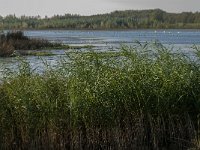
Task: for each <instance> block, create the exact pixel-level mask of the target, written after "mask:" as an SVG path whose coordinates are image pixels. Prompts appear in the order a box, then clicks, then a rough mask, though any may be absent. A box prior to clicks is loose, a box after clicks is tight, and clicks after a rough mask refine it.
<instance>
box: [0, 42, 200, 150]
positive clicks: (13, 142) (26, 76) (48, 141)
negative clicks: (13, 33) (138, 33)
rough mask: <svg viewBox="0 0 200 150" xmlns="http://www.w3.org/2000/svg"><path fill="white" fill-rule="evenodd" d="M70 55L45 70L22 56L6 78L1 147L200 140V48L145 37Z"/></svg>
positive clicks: (150, 145)
mask: <svg viewBox="0 0 200 150" xmlns="http://www.w3.org/2000/svg"><path fill="white" fill-rule="evenodd" d="M197 54H198V53H197ZM66 57H67V58H66V60H62V61H60V64H59V66H58V67H56V69H51V68H49V67H47V69H46V71H45V73H44V74H42V75H41V74H37V73H35V72H32V71H31V69H30V67H29V64H28V63H26V62H23V63H22V65H21V66H20V67H19V73H13V74H12V73H8V75H7V78H6V79H4V80H3V83H2V84H1V86H0V127H1V128H0V135H1V136H0V146H1V147H0V148H1V149H28V148H29V149H161V148H163V149H164V148H165V149H188V148H198V146H199V144H198V143H199V114H200V101H199V100H200V66H199V59H200V58H199V56H198V55H196V60H195V61H194V60H191V59H189V58H188V57H186V56H184V55H182V54H172V53H171V52H170V51H169V50H168V49H166V48H165V47H163V46H162V45H161V44H159V43H155V44H140V43H139V44H136V45H133V46H132V47H126V46H125V47H122V48H121V51H120V52H116V53H114V52H112V53H110V54H109V53H96V52H90V53H70V54H69V55H68V56H66ZM69 60H70V61H69Z"/></svg>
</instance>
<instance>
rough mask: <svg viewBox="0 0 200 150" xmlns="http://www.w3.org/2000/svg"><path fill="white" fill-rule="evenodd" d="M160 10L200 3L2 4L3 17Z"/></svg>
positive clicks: (84, 0) (95, 0) (8, 0)
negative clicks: (12, 15)
mask: <svg viewBox="0 0 200 150" xmlns="http://www.w3.org/2000/svg"><path fill="white" fill-rule="evenodd" d="M153 8H160V9H163V10H165V11H169V12H181V11H193V12H194V11H200V0H0V15H1V16H5V15H8V14H16V15H17V16H21V15H24V14H25V15H33V16H36V15H41V16H45V15H48V16H52V15H54V14H65V13H73V14H81V15H91V14H98V13H107V12H111V11H114V10H127V9H153Z"/></svg>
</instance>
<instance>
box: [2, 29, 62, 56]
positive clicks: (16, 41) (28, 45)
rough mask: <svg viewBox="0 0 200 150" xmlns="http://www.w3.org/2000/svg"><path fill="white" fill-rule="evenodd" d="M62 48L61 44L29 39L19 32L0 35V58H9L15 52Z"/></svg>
mask: <svg viewBox="0 0 200 150" xmlns="http://www.w3.org/2000/svg"><path fill="white" fill-rule="evenodd" d="M58 47H64V45H62V44H61V43H51V42H49V41H47V40H44V39H34V38H32V39H31V38H29V37H27V36H25V35H24V33H23V32H21V31H12V32H7V33H3V34H1V35H0V56H11V55H13V54H14V51H15V50H37V49H48V48H49V49H51V48H58Z"/></svg>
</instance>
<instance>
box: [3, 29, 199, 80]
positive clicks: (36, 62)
mask: <svg viewBox="0 0 200 150" xmlns="http://www.w3.org/2000/svg"><path fill="white" fill-rule="evenodd" d="M25 35H27V36H30V37H37V38H43V39H47V40H50V41H52V42H61V43H64V44H68V45H73V46H82V45H94V46H95V47H94V48H93V49H94V50H97V51H107V50H116V49H117V48H119V47H120V45H121V44H127V45H131V44H133V43H134V41H136V40H137V41H140V42H146V41H148V42H151V41H155V40H158V41H160V42H161V43H162V44H164V45H165V46H174V47H176V49H177V48H180V49H181V51H182V52H184V53H185V54H187V55H188V56H189V55H190V54H191V46H192V45H193V44H196V45H199V44H200V30H127V31H91V30H90V31H87V30H37V31H25ZM51 52H52V53H54V54H56V56H43V57H40V58H39V57H35V56H27V57H26V59H27V61H28V62H30V65H31V67H32V68H36V69H37V70H38V71H39V72H40V71H42V70H43V68H44V64H43V63H42V62H43V61H46V62H47V63H48V64H50V65H55V64H56V62H57V60H59V59H60V57H63V54H64V53H65V51H64V50H52V51H51ZM17 65H18V59H17V58H0V76H2V71H3V70H4V68H9V69H11V70H12V69H15V68H16V67H17Z"/></svg>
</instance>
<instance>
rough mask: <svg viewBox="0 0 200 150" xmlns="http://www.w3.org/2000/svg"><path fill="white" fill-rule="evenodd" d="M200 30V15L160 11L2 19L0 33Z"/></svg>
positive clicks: (199, 13) (0, 17) (7, 17)
mask: <svg viewBox="0 0 200 150" xmlns="http://www.w3.org/2000/svg"><path fill="white" fill-rule="evenodd" d="M62 28H63V29H152V28H153V29H172V28H173V29H176V28H182V29H184V28H185V29H200V12H195V13H193V12H182V13H168V12H165V11H163V10H160V9H153V10H126V11H114V12H111V13H108V14H99V15H92V16H80V15H72V14H65V15H55V16H53V17H47V16H46V17H45V18H41V17H40V16H35V17H32V16H31V17H30V16H21V17H16V16H15V15H8V16H6V17H2V16H0V29H12V30H13V29H62Z"/></svg>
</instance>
